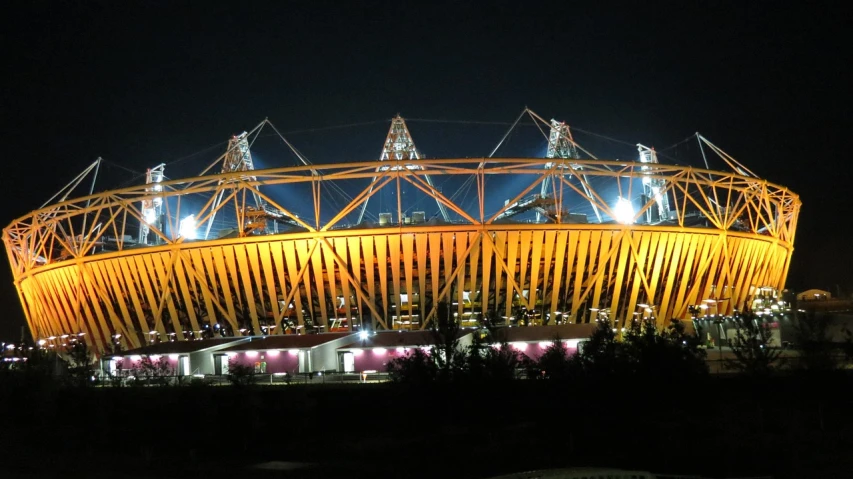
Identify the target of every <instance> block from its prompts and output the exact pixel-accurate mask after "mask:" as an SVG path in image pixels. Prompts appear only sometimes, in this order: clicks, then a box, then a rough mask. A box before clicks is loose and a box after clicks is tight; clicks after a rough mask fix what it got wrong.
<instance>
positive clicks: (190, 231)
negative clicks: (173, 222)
mask: <svg viewBox="0 0 853 479" xmlns="http://www.w3.org/2000/svg"><path fill="white" fill-rule="evenodd" d="M178 234H180V235H181V237H182V238H184V239H186V240H193V239H196V228H195V216H194V215H189V216H187V217H186V218H184V219H182V220H181V226H180V229H179V230H178Z"/></svg>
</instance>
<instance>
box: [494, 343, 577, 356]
mask: <svg viewBox="0 0 853 479" xmlns="http://www.w3.org/2000/svg"><path fill="white" fill-rule="evenodd" d="M549 346H551V341H547V342H545V341H543V342H539V343H510V347H511V348H513V349H515V350H516V351H519V352H521V353H523V354H524V355H525V356H527V357H528V358H530V359H532V360H534V361H536V360H538V359H539V357H540V356H542V353H544V352H545V350H546V349H548V347H549ZM566 351H568V353H569V356H574V355H575V354H577V352H578V348H577V346H576V345H571V346H566Z"/></svg>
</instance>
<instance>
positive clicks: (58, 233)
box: [3, 158, 801, 350]
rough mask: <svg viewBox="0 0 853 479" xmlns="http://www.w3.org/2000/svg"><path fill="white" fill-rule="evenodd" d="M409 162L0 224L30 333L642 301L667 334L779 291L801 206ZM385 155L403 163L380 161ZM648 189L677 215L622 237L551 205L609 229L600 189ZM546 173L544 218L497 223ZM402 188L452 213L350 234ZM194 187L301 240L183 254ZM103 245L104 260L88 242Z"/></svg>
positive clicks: (128, 340) (707, 184)
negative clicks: (712, 307)
mask: <svg viewBox="0 0 853 479" xmlns="http://www.w3.org/2000/svg"><path fill="white" fill-rule="evenodd" d="M407 161H410V160H393V159H390V160H385V161H371V162H361V163H345V164H328V165H310V166H298V167H287V168H275V169H267V170H257V171H254V172H253V173H252V176H251V177H249V176H246V174H245V172H241V171H235V172H231V173H225V174H218V175H209V176H202V177H196V178H188V179H181V180H170V181H163V182H162V183H160V185H161V186H162V191H159V192H153V191H151V188H150V187H149V188H146V185H139V186H135V187H129V188H123V189H119V190H114V191H109V192H105V193H100V194H96V195H91V196H87V197H83V198H78V199H74V200H68V201H63V202H60V203H57V204H54V205H51V206H49V207H46V208H43V209H40V210H37V211H34V212H32V213H30V214H28V215H26V216H24V217H21V218H19V219H17V220H15V221H14V222H13V223H11V224H10V225H9V226H8V227H7V228H5V229H4V230H3V241H4V243H5V246H6V249H7V254H8V257H9V261H10V264H11V267H12V270H13V273H14V276H15V285H16V287H17V290H18V292H19V294H20V299H21V303H22V305H23V307H24V310H25V313H26V316H27V320H28V322H29V326H30V328H31V331H32V332H33V335H34V337H37V338H47V337H60V336H61V335H63V334H72V333H79V332H84V333H87V336H86V337H87V338H89V340H90V341H91V342H92V344H93V345H95V346H96V347H97V348H98V349H100V350H103V349H104V348H106V347H107V345H109V344H111V343H113V342H114V341H115V338H120V342H122V343H123V344H124V346H125V347H137V346H140V345H142V344H144V343H146V342H148V341H150V340H151V339H152V338H153V337H159V338H161V339H164V338H167V337H169V336H171V337H172V338H174V339H177V340H185V339H192V338H197V337H199V336H202V335H203V333H202V331H204V330H206V329H207V328H214V327H215V328H216V330H217V331H223V332H225V331H227V334H233V335H240V334H262V333H270V334H282V333H285V332H292V331H296V330H299V329H300V328H302V327H306V328H307V327H308V326H312V325H313V326H323V327H325V328H326V330H329V329H332V328H336V327H339V328H340V327H342V328H352V327H354V325H356V324H363V325H365V326H367V325H371V326H372V327H375V328H380V329H382V328H384V329H395V328H424V327H427V326H428V324H429V323H430V320H431V318H432V316H433V315H434V314H435V306H436V305H437V303H438V302H439V301H441V300H446V301H450V302H451V303H452V304H454V307H455V308H456V312H457V314H458V315H459V316H460V318H463V320H468V319H472V318H475V317H477V315H480V314H485V313H486V312H487V311H489V310H493V311H496V312H498V313H499V314H500V315H502V316H505V317H510V316H513V315H514V314H516V311H518V309H519V308H522V307H523V308H526V309H527V310H528V311H530V312H531V313H532V314H531V316H532V317H534V318H536V317H538V318H546V317H549V318H551V321H555V320H556V318H562V320H564V321H569V322H588V321H590V320H593V319H594V317H595V316H594V314H595V312H596V311H607V313H608V314H609V315H610V317H611V318H613V319H615V320H616V321H618V322H624V321H627V320H630V319H631V318H632V317H636V314H635V313H636V312H637V311H638V308H641V309H647V308H649V305H651V306H653V307H654V308H653V309H655V312H656V313H655V316H656V317H657V318H658V320H659V321H663V320H666V319H668V318H672V317H684V316H685V315H687V310H688V308H689V307H690V306H692V305H695V304H698V303H700V302H702V301H703V300H707V298H712V299H714V301H715V304H717V305H719V306H718V307H719V309H720V311H719V312H720V313H728V312H731V311H732V310H733V309H738V308H742V307H743V306H744V305H745V304H746V303H747V301H748V300H749V299H750V297H751V295H752V292H753V290H754V288H755V287H757V286H771V287H774V288H778V289H781V288H782V287H783V286H784V282H785V277H786V275H787V270H788V266H789V263H790V258H791V252H792V251H793V242H794V235H795V231H796V223H797V217H798V213H799V209H800V205H801V204H800V201H799V198H798V196H797V195H796V194H794V193H792V192H790V191H788V190H787V189H786V188H784V187H781V186H777V185H774V184H771V183H768V182H767V181H764V180H760V179H756V178H754V177H750V176H744V175H739V174H730V173H725V172H718V171H711V170H706V169H696V168H691V167H681V166H672V165H664V164H657V163H633V162H624V161H606V160H581V159H563V160H555V159H526V158H518V159H490V158H476V159H419V160H418V164H417V168H413V167H409V165H408V164H407V163H406V162H407ZM393 162H398V163H400V164H399V165H397V166H398V167H391V168H389V166H391V165H389V163H393ZM546 165H547V168H546ZM426 175H429V176H431V177H432V178H433V180H438V179H441V178H445V177H450V176H462V177H466V178H472V179H473V181H474V182H475V184H476V197H477V208H476V209H475V211H469V210H466V209H465V208H463V207H462V205H460V204H458V203H456V202H454V201H453V200H451V199H450V198H448V197H447V196H445V195H444V194H442V193H441V192H439V191H438V190H437V189H436V188H435V187H433V186H432V185H431V184H430V182H427V181H426V180H425V177H426ZM498 175H514V176H517V177H523V178H529V179H530V180H531V181H530V183H529V184H527V185H526V186H524V187H521V188H520V189H519V190H518V191H517V194H516V196H515V198H514V199H512V200H510V201H507V202H506V205H505V206H504V207H503V208H502V209H500V210H499V211H496V212H489V213H488V214H487V213H486V207H485V205H486V201H487V199H488V198H490V197H491V196H490V195H494V194H501V195H505V193H504V192H499V193H498V192H491V191H487V188H486V183H487V180H488V179H490V178H495V177H497V176H498ZM644 179H645V180H646V182H648V181H649V180H653V181H655V184H660V185H665V186H664V187H663V188H664V191H663V192H662V194H665V195H667V197H668V199H669V200H670V208H671V209H672V211H674V212H675V219H674V220H672V221H671V222H669V223H666V224H665V223H657V224H649V223H643V222H644V221H646V220H645V218H647V215H646V211H647V210H648V209H649V208H653V207H656V204H657V203H656V201H655V198H650V199H649V201H648V202H647V203H645V204H643V205H640V207H638V208H637V209H636V210H635V211H634V224H621V223H616V222H614V221H605V222H603V223H581V224H579V223H575V222H563V221H562V220H561V218H568V214H569V213H571V211H566V208H567V206H566V205H565V202H564V201H563V198H564V196H566V195H568V194H573V195H577V197H581V198H583V199H584V200H585V201H588V202H589V203H591V204H592V205H594V207H595V208H597V209H598V210H599V211H600V212H601V213H602V215H603V216H605V217H608V218H611V219H615V218H616V216H617V215H616V213H614V211H613V209H614V204H613V201H612V198H611V199H610V201H608V200H607V199H605V198H604V193H600V191H603V187H602V185H608V186H607V187H608V188H616V189H618V191H619V196H625V197H629V198H630V197H633V196H635V195H634V194H633V193H632V192H631V189H632V188H637V185H642V182H643V180H644ZM352 180H359V181H361V184H362V185H363V186H364V188H363V189H362V190H360V191H359V192H358V194H356V195H355V196H354V197H353V198H352V200H351V201H349V202H348V203H347V204H346V205H345V206H343V207H342V208H337V209H335V214H334V215H333V216H331V218H330V219H329V217H328V216H326V219H323V215H321V211H322V212H328V211H329V206H328V205H326V206H325V207H324V204H323V203H324V199H323V198H324V197H323V195H321V191H324V190H325V191H328V190H327V188H328V187H329V186H330V182H341V181H350V182H351V181H352ZM546 180H547V181H548V182H549V184H550V191H551V195H550V196H551V197H552V198H553V199H554V208H555V210H556V214H555V215H554V222H552V223H539V224H536V223H504V222H501V221H496V219H497V218H499V217H501V215H502V214H503V213H504V212H505V210H506V209H507V208H509V207H511V205H513V204H516V203H517V202H518V201H519V200H520V199H522V198H525V197H526V196H527V195H529V194H530V192H531V191H536V190H537V189H540V188H541V184H542V182H544V181H546ZM594 181H596V182H598V184H596V185H595V186H594V185H593V182H594ZM292 184H305V185H308V186H310V188H311V191H312V192H313V195H312V198H311V199H306V198H304V197H300V198H298V201H300V202H302V203H303V204H304V203H305V202H306V201H308V202H310V203H312V204H313V210H314V215H313V218H306V217H302V218H300V217H299V216H298V215H297V214H294V213H292V212H291V209H292V208H293V205H291V204H280V203H279V202H276V201H274V200H273V199H272V198H271V197H270V196H268V195H267V194H265V191H268V190H269V188H270V187H274V186H276V185H292ZM349 184H351V183H349ZM401 184H405V185H412V186H414V187H415V188H417V190H419V191H421V192H422V193H423V194H425V195H427V196H428V197H431V198H433V199H434V200H435V201H437V202H439V203H440V204H441V205H443V206H444V207H445V208H447V210H448V211H449V212H451V214H452V215H454V220H453V221H450V222H440V223H439V224H412V225H401V224H395V225H393V226H388V227H375V226H370V227H365V226H363V225H362V227H348V225H346V220H347V218H351V217H352V216H356V215H357V214H358V210H359V208H360V206H361V205H362V204H363V203H364V202H366V201H367V200H368V199H369V198H370V197H371V196H373V195H376V194H377V193H378V192H380V191H382V190H383V189H384V188H397V189H398V190H399V187H400V185H401ZM640 188H642V186H640ZM197 194H204V195H205V197H206V198H209V200H208V201H207V202H206V203H205V204H204V206H203V207H202V208H201V209H196V210H195V211H192V213H193V214H195V217H196V218H197V219H198V224H199V225H203V224H205V221H206V220H207V219H208V218H210V217H212V216H213V215H215V214H216V213H217V212H218V211H220V210H226V209H227V211H230V212H232V213H233V214H234V215H236V224H237V225H238V226H239V225H243V224H244V223H245V222H246V218H245V217H244V216H243V215H245V212H246V211H248V210H250V208H249V207H250V206H251V205H250V204H249V203H250V202H252V201H253V199H254V198H261V199H263V201H264V202H266V203H267V204H268V205H269V206H270V207H272V208H275V209H276V210H280V211H281V212H282V213H283V214H284V215H287V216H288V217H289V218H291V219H292V221H293V223H294V224H296V225H298V227H299V228H298V229H295V230H292V231H290V232H286V233H282V234H269V235H256V234H253V235H249V234H242V233H241V234H239V235H238V236H237V237H233V238H220V239H211V240H202V241H186V240H185V239H184V238H182V237H180V236H176V235H175V234H174V233H172V232H176V231H178V229H179V228H178V224H177V222H178V219H179V218H180V215H181V213H180V211H181V207H182V202H183V201H184V200H182V199H183V198H186V197H187V196H188V195H197ZM220 197H221V198H222V200H221V201H218V202H217V201H214V198H220ZM155 198H157V199H162V200H163V206H164V209H166V210H169V209H170V208H174V209H176V210H177V211H172V212H171V213H169V214H168V215H167V216H168V217H170V218H171V217H174V218H175V220H174V223H175V224H173V225H169V228H168V231H163V230H160V229H158V228H157V227H156V226H155V225H150V226H149V227H150V229H151V231H153V232H154V234H156V235H157V237H158V238H159V241H158V243H159V244H158V245H155V246H144V245H138V244H136V243H135V242H130V241H129V240H128V239H127V238H129V237H130V236H131V233H132V232H131V231H130V229H131V228H133V226H132V225H137V224H139V222H141V221H143V216H142V213H141V211H140V205H141V204H142V202H150V201H153V200H154V199H155ZM294 201H296V200H294ZM186 208H187V207H186V206H184V211H185V212H186ZM398 208H399V206H398ZM167 212H168V211H167ZM401 213H402V211H398V212H397V218H400V217H401V216H402V215H401ZM696 217H701V218H702V219H703V222H704V223H703V226H697V224H696V222H695V221H694V220H693V219H695V218H696ZM84 218H86V219H87V221H84ZM82 225H86V229H85V230H82V229H81V228H82ZM163 229H164V230H165V229H166V228H163ZM133 231H136V230H133ZM107 238H111V239H110V241H112V243H111V244H113V249H114V251H109V252H103V251H101V249H102V248H99V245H102V244H103V243H104V241H106V240H107ZM537 315H538V316H537ZM540 320H541V319H540ZM210 330H212V329H210Z"/></svg>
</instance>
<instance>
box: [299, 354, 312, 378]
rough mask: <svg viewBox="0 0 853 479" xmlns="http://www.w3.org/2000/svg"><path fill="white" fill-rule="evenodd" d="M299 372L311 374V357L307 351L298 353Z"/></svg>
mask: <svg viewBox="0 0 853 479" xmlns="http://www.w3.org/2000/svg"><path fill="white" fill-rule="evenodd" d="M299 372H300V373H310V372H311V355H310V354H309V352H308V351H299Z"/></svg>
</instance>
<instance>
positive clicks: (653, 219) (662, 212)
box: [637, 143, 670, 223]
mask: <svg viewBox="0 0 853 479" xmlns="http://www.w3.org/2000/svg"><path fill="white" fill-rule="evenodd" d="M637 151H639V152H640V163H657V162H658V154H657V152H656V151H655V149H654V148H649V147H648V146H645V145H641V144H639V143H637ZM642 170H643V171H644V172H647V173H646V174H648V172H649V171H651V168H650V167H648V166H643V167H642ZM643 195H644V196H645V197H646V199H645V200H644V202H645V201H648V200H650V199H652V198H654V200H655V203H657V206H658V207H657V215H655V214H654V212H653V209H652V208H648V209H647V210H646V223H657V222H660V221H666V220H668V219H669V212H670V209H669V195H668V194H667V193H666V180H663V179H660V178H649V177H648V176H644V177H643Z"/></svg>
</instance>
